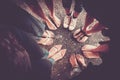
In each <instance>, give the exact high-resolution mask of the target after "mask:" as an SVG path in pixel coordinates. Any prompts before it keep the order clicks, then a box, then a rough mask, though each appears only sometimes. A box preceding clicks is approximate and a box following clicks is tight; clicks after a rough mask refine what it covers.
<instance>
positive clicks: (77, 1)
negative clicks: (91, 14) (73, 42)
mask: <svg viewBox="0 0 120 80" xmlns="http://www.w3.org/2000/svg"><path fill="white" fill-rule="evenodd" d="M81 5H82V1H81V0H75V8H74V13H73V17H72V19H71V22H70V26H69V30H73V29H75V27H76V23H77V17H78V15H79V13H80V12H81V11H82V7H81Z"/></svg>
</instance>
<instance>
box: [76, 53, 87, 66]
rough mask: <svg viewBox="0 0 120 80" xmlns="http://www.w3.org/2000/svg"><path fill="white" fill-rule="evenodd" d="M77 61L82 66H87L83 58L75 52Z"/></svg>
mask: <svg viewBox="0 0 120 80" xmlns="http://www.w3.org/2000/svg"><path fill="white" fill-rule="evenodd" d="M76 58H77V61H78V62H79V63H81V64H82V66H84V67H87V64H86V63H85V58H84V57H83V56H82V55H80V54H76Z"/></svg>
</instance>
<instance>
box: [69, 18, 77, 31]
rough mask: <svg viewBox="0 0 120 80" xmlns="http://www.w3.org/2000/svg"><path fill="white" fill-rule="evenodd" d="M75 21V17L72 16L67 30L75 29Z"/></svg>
mask: <svg viewBox="0 0 120 80" xmlns="http://www.w3.org/2000/svg"><path fill="white" fill-rule="evenodd" d="M76 23H77V18H72V19H71V22H70V26H69V30H70V31H72V30H74V29H75V27H76Z"/></svg>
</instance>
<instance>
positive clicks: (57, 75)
mask: <svg viewBox="0 0 120 80" xmlns="http://www.w3.org/2000/svg"><path fill="white" fill-rule="evenodd" d="M46 30H48V29H46ZM75 30H76V29H75ZM75 30H73V31H69V30H68V29H65V28H63V26H61V27H59V28H58V29H57V30H53V31H52V32H53V33H54V37H53V43H52V44H51V45H42V47H44V48H45V49H47V50H48V51H49V50H50V49H51V48H52V47H53V46H54V45H62V49H67V51H66V54H65V56H64V57H63V58H62V59H61V60H59V61H57V63H55V64H54V66H53V70H52V77H53V78H54V80H57V79H61V78H66V79H70V78H72V77H74V76H76V75H79V74H80V72H81V71H83V70H84V67H83V66H82V65H81V64H80V65H79V70H76V71H74V70H75V69H74V68H72V67H71V64H70V61H69V58H70V55H71V54H74V53H75V54H81V55H83V53H82V50H81V48H82V47H83V46H84V45H86V44H92V45H97V44H98V42H99V41H104V40H106V37H104V36H103V35H102V34H101V32H98V33H95V34H94V35H93V36H91V37H89V38H88V40H87V41H86V42H84V43H80V42H78V41H77V40H76V39H75V38H73V33H74V31H75ZM98 36H99V37H98ZM84 59H85V63H86V65H89V63H92V64H93V65H100V64H101V63H102V59H101V58H96V59H94V58H93V59H92V58H91V59H88V58H85V57H84ZM77 71H78V73H76V72H77ZM63 73H64V74H63ZM71 73H73V74H72V75H71ZM66 76H67V77H66ZM61 80H63V79H61Z"/></svg>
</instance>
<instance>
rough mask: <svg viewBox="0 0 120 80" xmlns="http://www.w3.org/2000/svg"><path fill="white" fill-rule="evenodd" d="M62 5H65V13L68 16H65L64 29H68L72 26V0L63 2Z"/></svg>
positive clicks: (63, 0)
mask: <svg viewBox="0 0 120 80" xmlns="http://www.w3.org/2000/svg"><path fill="white" fill-rule="evenodd" d="M62 4H63V7H64V9H65V13H66V16H65V18H64V22H63V27H64V28H68V26H69V24H70V19H71V12H70V8H71V4H72V0H62Z"/></svg>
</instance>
